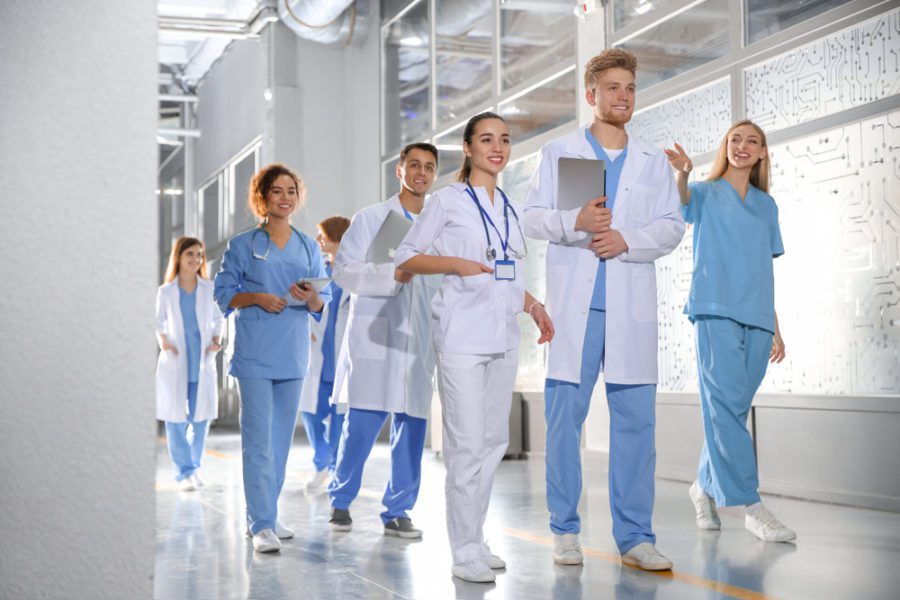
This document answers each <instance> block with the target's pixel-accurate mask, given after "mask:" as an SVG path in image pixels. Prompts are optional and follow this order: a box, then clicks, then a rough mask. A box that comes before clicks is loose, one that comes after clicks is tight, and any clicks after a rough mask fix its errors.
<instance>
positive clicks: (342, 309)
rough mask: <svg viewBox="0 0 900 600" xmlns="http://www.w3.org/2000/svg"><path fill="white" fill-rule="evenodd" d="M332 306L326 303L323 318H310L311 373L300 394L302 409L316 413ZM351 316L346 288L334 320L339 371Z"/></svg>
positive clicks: (348, 294)
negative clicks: (329, 312)
mask: <svg viewBox="0 0 900 600" xmlns="http://www.w3.org/2000/svg"><path fill="white" fill-rule="evenodd" d="M329 310H330V306H329V305H328V304H326V305H325V308H324V309H323V311H322V318H321V319H320V320H318V321H317V320H315V319H312V318H310V320H309V332H310V334H311V336H310V346H309V375H308V376H307V377H306V378H305V379H304V380H303V391H302V392H301V394H300V410H302V411H303V412H308V413H315V412H316V408H317V407H318V405H319V383H321V381H322V376H321V375H322V364H323V363H324V362H325V359H324V357H323V356H322V341H323V340H324V339H325V327H326V326H327V325H328V318H329V317H328V311H329ZM349 317H350V293H349V292H347V291H346V290H345V291H344V292H343V293H342V294H341V302H340V304H339V305H338V314H337V320H336V321H335V322H334V361H335V372H337V361H338V358H339V357H340V355H341V341H343V339H344V330H345V329H346V328H347V319H348V318H349ZM332 393H333V392H332Z"/></svg>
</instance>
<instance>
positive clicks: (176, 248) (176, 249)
mask: <svg viewBox="0 0 900 600" xmlns="http://www.w3.org/2000/svg"><path fill="white" fill-rule="evenodd" d="M194 246H200V249H201V250H203V249H204V248H203V242H201V241H200V240H198V239H197V238H195V237H187V236H182V237H180V238H178V239H177V240H175V243H174V244H172V252H171V253H170V254H169V266H168V267H166V276H165V278H164V282H165V283H169V282H170V281H174V280H175V278H176V277H178V266H179V263H180V262H181V255H182V254H184V251H185V250H187V249H188V248H193V247H194ZM197 274H198V275H199V276H200V277H202V278H203V279H209V277H208V276H207V275H206V252H204V253H203V260H201V261H200V270H199V271H197Z"/></svg>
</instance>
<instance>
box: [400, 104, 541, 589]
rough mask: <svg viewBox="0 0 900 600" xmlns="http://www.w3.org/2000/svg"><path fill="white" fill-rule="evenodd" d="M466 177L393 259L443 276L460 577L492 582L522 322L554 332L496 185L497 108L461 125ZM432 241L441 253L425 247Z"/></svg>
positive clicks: (512, 213)
mask: <svg viewBox="0 0 900 600" xmlns="http://www.w3.org/2000/svg"><path fill="white" fill-rule="evenodd" d="M463 151H464V153H465V162H464V163H463V167H462V169H461V170H460V173H459V176H458V180H459V183H456V184H453V185H451V186H448V187H446V188H443V189H441V190H439V191H437V192H435V193H434V195H433V196H432V199H431V201H430V202H429V203H428V204H427V205H426V206H425V210H423V211H422V214H421V216H420V217H419V219H418V220H417V221H416V223H415V225H414V226H413V228H412V229H411V230H410V232H409V234H408V235H407V236H406V239H405V240H404V241H403V243H402V244H401V246H400V248H398V250H397V254H396V257H395V264H396V265H397V267H398V268H399V269H402V270H404V271H409V272H411V273H416V274H438V273H439V274H442V275H444V277H443V281H442V284H441V288H440V290H439V291H438V293H437V295H435V297H434V299H433V301H432V314H433V319H434V322H433V331H434V339H435V348H436V351H437V353H438V384H439V386H440V392H441V405H442V416H443V425H444V429H443V451H444V462H445V465H446V468H447V482H446V494H447V529H448V534H449V539H450V546H451V549H452V553H453V563H454V564H453V570H452V572H453V575H454V576H456V577H459V578H461V579H464V580H467V581H474V582H490V581H494V579H495V576H494V573H493V571H492V569H502V568H504V567H505V566H506V563H505V562H504V561H503V560H502V559H501V558H500V557H498V556H496V555H495V554H493V553H492V552H491V551H490V549H489V548H488V546H487V544H486V543H485V540H484V535H483V525H484V520H485V517H486V515H487V508H488V503H489V501H490V494H491V487H492V485H493V479H494V472H495V471H496V469H497V466H498V465H499V463H500V460H501V459H502V458H503V454H504V452H505V450H506V447H507V444H508V442H509V410H510V404H511V400H512V393H513V384H514V382H515V378H516V370H517V367H518V347H519V324H518V321H517V319H516V315H517V314H518V313H520V312H522V311H525V312H528V313H529V314H530V315H531V316H532V318H533V319H534V321H535V323H536V324H537V326H538V328H539V329H540V330H541V338H540V340H538V342H539V343H544V342H547V341H549V340H550V339H551V338H552V337H553V324H552V323H551V321H550V317H549V316H547V312H546V310H545V309H544V307H543V305H542V304H541V303H540V302H537V301H536V300H535V299H534V298H533V297H532V296H531V295H530V294H529V293H528V292H526V291H525V273H524V268H523V264H522V262H521V259H522V258H524V256H525V252H526V248H525V239H524V237H523V235H522V231H521V228H520V227H519V225H518V212H517V211H516V210H515V208H514V207H513V206H512V204H511V203H510V202H509V199H508V198H507V197H506V194H504V193H503V191H502V190H501V189H500V188H498V187H497V176H498V175H499V174H500V172H501V171H502V170H503V168H504V167H505V166H506V163H507V162H508V160H509V153H510V137H509V127H508V126H507V124H506V122H505V121H504V120H503V119H502V118H501V117H500V116H498V115H496V114H493V113H482V114H479V115H476V116H475V117H472V119H471V120H470V121H469V122H468V123H467V124H466V128H465V131H464V132H463ZM429 248H431V249H432V251H433V253H434V254H435V255H436V256H431V255H426V254H424V252H425V251H426V250H427V249H429Z"/></svg>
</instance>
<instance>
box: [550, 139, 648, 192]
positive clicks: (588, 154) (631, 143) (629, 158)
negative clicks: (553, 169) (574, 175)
mask: <svg viewBox="0 0 900 600" xmlns="http://www.w3.org/2000/svg"><path fill="white" fill-rule="evenodd" d="M587 128H588V126H587V125H585V126H583V127H579V128H578V129H576V130H575V131H573V132H572V133H570V134H569V136H568V139H566V144H565V150H564V156H577V157H579V158H597V155H596V153H595V152H594V148H593V147H592V146H591V143H590V142H589V141H588V139H587V135H586V133H585V132H586V130H587ZM627 149H628V154H626V155H625V165H624V166H623V167H622V175H621V177H620V178H619V189H618V190H616V196H617V197H620V195H621V193H622V192H627V191H628V190H630V189H631V186H632V184H633V183H634V182H635V181H636V180H637V178H638V176H639V175H640V174H641V171H643V169H644V163H646V162H647V159H648V158H650V157H651V156H652V155H653V148H651V147H650V146H648V145H647V144H645V143H644V142H642V141H640V140H639V139H637V138H636V137H634V136H633V135H630V134H629V135H628V146H627Z"/></svg>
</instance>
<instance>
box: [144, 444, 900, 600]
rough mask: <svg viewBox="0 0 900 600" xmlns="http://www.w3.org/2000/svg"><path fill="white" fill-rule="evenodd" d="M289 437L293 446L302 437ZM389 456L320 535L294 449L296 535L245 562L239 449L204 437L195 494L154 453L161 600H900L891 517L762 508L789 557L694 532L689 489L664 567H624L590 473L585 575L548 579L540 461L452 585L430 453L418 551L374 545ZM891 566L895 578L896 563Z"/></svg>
mask: <svg viewBox="0 0 900 600" xmlns="http://www.w3.org/2000/svg"><path fill="white" fill-rule="evenodd" d="M298 437H300V436H298ZM387 450H388V449H387V447H386V446H381V445H379V446H377V447H376V448H375V450H374V451H373V453H372V456H371V458H370V459H369V462H368V464H367V468H366V472H365V476H364V478H363V489H362V492H361V494H360V497H359V498H358V499H357V500H356V502H355V503H354V504H353V505H352V506H351V508H350V512H351V514H352V516H353V531H351V532H349V533H333V532H332V531H330V530H329V528H328V512H329V504H328V497H327V495H324V494H317V495H311V496H308V495H306V494H305V493H304V491H303V482H304V480H305V479H306V477H307V475H308V474H309V469H310V468H311V456H312V455H311V451H310V448H309V447H308V446H307V445H306V444H305V443H300V442H299V441H298V443H296V444H295V446H294V448H293V450H292V453H291V457H290V461H289V464H288V475H287V482H286V484H285V489H284V492H283V494H282V497H281V504H280V513H279V516H280V519H281V520H282V522H284V523H285V524H286V525H288V526H290V527H293V528H294V529H295V531H296V533H297V536H296V537H295V538H294V539H293V540H290V541H287V542H286V543H285V544H284V546H283V548H282V550H281V552H280V553H277V554H269V555H260V554H257V553H254V551H253V549H252V547H251V545H250V542H249V539H248V538H245V537H244V526H243V511H244V501H243V494H242V488H241V463H240V439H239V437H238V435H237V434H235V433H218V432H213V433H212V434H211V435H210V438H209V442H208V444H207V454H206V456H205V458H204V464H203V469H202V476H203V479H204V481H205V482H206V487H204V488H203V489H202V490H201V491H199V492H179V491H178V490H177V487H176V485H175V483H174V480H173V478H172V469H171V466H170V463H169V460H168V456H167V454H166V451H165V446H164V445H163V444H160V447H159V453H158V462H157V465H158V467H157V554H156V573H155V596H156V598H158V599H166V600H169V599H171V600H175V599H188V598H198V599H224V598H253V599H268V598H271V599H282V598H306V599H315V598H327V599H340V600H349V599H355V598H359V599H365V600H369V599H380V598H392V599H404V598H416V599H426V600H431V599H445V598H476V599H481V598H489V599H515V600H527V599H536V600H546V599H551V598H552V599H554V600H563V599H575V598H591V599H594V598H659V599H666V598H727V597H736V598H776V597H777V598H815V599H826V598H841V599H844V598H866V599H871V598H885V599H887V598H898V597H900V592H898V590H900V567H898V565H900V514H895V513H886V512H878V511H869V510H862V509H855V508H847V507H841V506H834V505H827V504H819V503H814V502H803V501H799V500H790V499H785V498H775V497H772V498H765V499H764V500H765V502H766V504H767V505H768V506H769V507H770V508H771V509H772V510H773V511H774V512H775V513H776V514H777V515H778V516H779V517H780V518H781V519H782V520H783V521H784V522H785V523H786V524H788V525H789V526H791V527H792V528H794V529H795V530H796V531H797V533H798V540H797V543H796V544H766V543H764V542H761V541H758V540H756V538H754V537H753V536H751V535H750V534H749V533H747V532H746V531H745V530H744V528H743V516H742V513H740V512H738V511H732V510H728V511H723V513H722V521H723V528H722V531H721V532H706V531H700V530H697V529H696V528H695V527H694V524H693V512H692V507H691V504H690V502H689V501H688V499H687V489H688V486H687V484H684V483H679V482H672V481H664V480H658V481H657V488H656V511H655V515H654V527H655V529H656V534H657V537H658V543H657V545H658V547H659V548H660V550H661V551H662V552H663V553H665V554H666V555H667V556H668V557H669V558H671V559H672V561H673V562H674V563H675V570H674V571H672V572H671V573H666V574H662V575H654V574H650V573H645V572H642V571H639V570H636V569H633V568H629V567H623V566H622V565H621V564H620V563H619V560H618V553H617V552H616V549H615V545H614V544H613V542H612V539H611V537H610V533H609V531H610V517H609V508H608V504H607V502H608V499H607V489H606V475H605V468H604V466H603V465H601V464H589V465H587V468H586V472H585V483H586V490H585V494H584V496H583V497H582V502H581V508H580V512H581V515H582V526H583V531H582V535H581V543H582V545H583V547H584V551H585V563H584V565H583V566H579V567H560V566H557V565H554V564H553V560H552V558H551V545H552V536H551V534H550V531H549V529H548V528H547V512H546V508H545V502H544V475H543V460H542V458H540V457H534V458H532V459H530V460H522V461H504V462H503V463H502V464H501V466H500V469H499V471H498V473H497V480H496V483H495V485H494V494H493V497H492V502H491V510H490V513H489V515H488V522H487V525H486V531H487V536H488V541H489V543H490V545H491V548H492V549H493V550H494V552H495V553H497V554H499V555H501V556H502V557H503V558H505V559H506V561H507V563H508V568H507V569H506V570H505V571H500V572H499V574H498V576H497V582H496V583H494V584H475V583H467V582H463V581H460V580H458V579H455V578H453V577H451V575H450V567H451V564H450V552H449V547H448V545H447V534H446V526H445V521H444V490H443V485H444V481H443V480H444V470H443V465H442V463H441V460H440V458H438V457H436V456H435V455H434V454H433V453H432V452H430V451H428V450H426V452H425V458H424V460H423V475H422V489H421V493H420V495H419V501H418V504H417V506H416V508H415V511H414V512H413V513H412V517H413V521H414V523H415V524H416V526H418V527H420V528H421V529H423V530H424V532H425V535H424V539H422V540H421V541H413V542H410V541H404V540H400V539H397V538H389V537H385V536H384V535H383V533H382V532H383V529H382V526H381V521H380V519H379V517H378V514H379V512H380V511H381V510H382V509H381V503H380V500H381V495H382V493H383V491H384V484H385V481H386V477H387V473H388V467H389V462H388V451H387ZM895 561H896V562H897V563H898V564H895Z"/></svg>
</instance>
